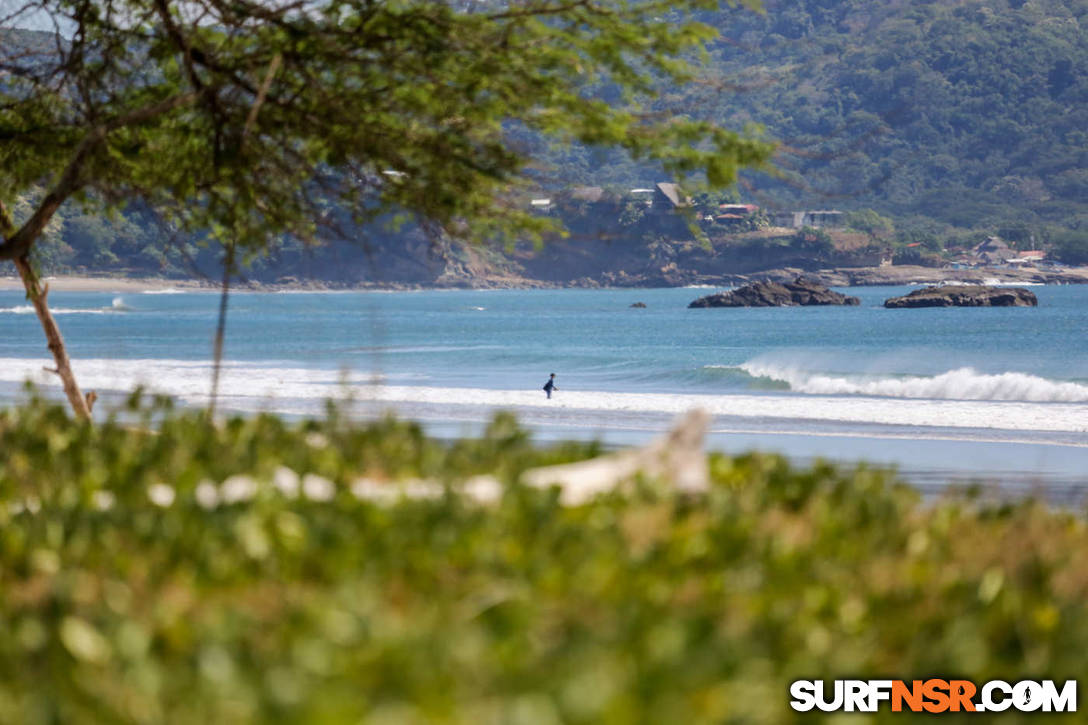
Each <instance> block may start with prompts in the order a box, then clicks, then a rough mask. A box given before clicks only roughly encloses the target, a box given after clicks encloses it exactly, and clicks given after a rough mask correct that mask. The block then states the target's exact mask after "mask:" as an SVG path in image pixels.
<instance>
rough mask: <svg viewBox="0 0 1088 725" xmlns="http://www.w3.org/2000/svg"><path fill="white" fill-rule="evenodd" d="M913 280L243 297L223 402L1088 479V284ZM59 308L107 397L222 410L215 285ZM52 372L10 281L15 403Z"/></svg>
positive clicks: (11, 394)
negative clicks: (941, 292)
mask: <svg viewBox="0 0 1088 725" xmlns="http://www.w3.org/2000/svg"><path fill="white" fill-rule="evenodd" d="M908 289H909V288H903V287H864V288H855V289H849V290H842V291H844V292H848V293H850V294H853V295H856V296H858V297H860V298H861V301H862V304H861V306H860V307H809V308H776V309H711V310H691V309H687V304H688V303H689V302H690V301H691V300H693V299H695V298H696V297H698V296H701V295H703V294H707V293H709V292H711V291H712V290H707V289H692V288H685V289H655V290H494V291H466V290H457V291H415V292H315V293H309V292H291V293H267V292H252V293H250V292H236V293H233V294H232V296H231V301H230V317H229V322H228V329H227V343H226V359H227V364H226V367H225V371H224V377H223V382H222V397H221V404H222V405H223V406H224V407H226V408H229V409H234V410H238V411H242V412H252V411H258V410H271V411H278V412H281V413H284V414H288V415H309V414H321V412H322V410H323V409H324V401H325V400H327V399H329V398H332V399H339V400H345V401H349V402H347V403H346V405H347V406H348V409H349V410H350V411H351V412H352V413H354V414H355V415H358V416H360V417H371V416H375V415H380V414H381V413H382V412H384V411H386V410H390V409H392V410H395V411H398V412H399V413H400V414H402V415H404V416H407V417H412V418H414V419H418V420H420V421H422V422H423V423H424V424H425V425H427V426H428V428H429V429H430V430H431V431H432V432H434V433H435V434H437V435H442V436H454V435H460V434H472V433H475V432H477V431H479V429H480V427H481V425H482V424H483V423H484V422H486V421H487V420H488V419H489V418H490V417H491V416H492V415H493V414H494V413H495V411H497V410H500V409H502V410H512V411H514V412H516V413H517V414H518V416H519V418H520V419H521V420H522V421H523V422H524V423H525V424H526V425H527V426H528V427H530V428H531V429H532V430H533V431H534V433H535V435H536V436H537V437H538V438H540V439H554V438H582V439H585V438H600V439H603V440H604V441H606V442H608V443H612V444H628V443H635V442H639V441H642V440H645V439H647V438H649V437H651V436H653V435H656V434H658V433H660V432H661V431H663V430H664V429H666V428H667V427H668V424H669V421H670V420H671V419H672V418H673V417H675V416H676V415H677V414H679V413H681V412H683V411H685V410H688V409H690V408H693V407H702V408H705V409H706V410H708V411H709V412H710V413H712V414H713V416H714V420H713V425H712V432H711V435H710V439H709V445H710V446H711V447H713V448H716V449H720V450H724V451H728V452H739V451H745V450H750V449H759V450H765V451H775V452H783V453H787V454H789V455H791V456H793V457H794V458H796V459H798V460H801V461H804V460H808V459H812V458H817V457H824V458H830V459H835V460H843V461H858V460H866V461H871V462H873V463H877V464H881V465H894V466H897V467H898V468H899V469H900V471H901V472H902V474H903V475H904V477H905V478H907V479H908V480H911V481H913V482H915V483H916V484H917V485H919V486H921V487H940V486H942V485H944V484H945V483H946V482H955V483H963V482H968V481H980V482H983V483H990V484H994V485H998V486H1003V487H1006V488H1008V487H1015V488H1018V489H1020V488H1033V487H1039V488H1045V489H1046V490H1047V491H1048V492H1049V493H1050V494H1051V495H1053V496H1055V497H1062V496H1067V497H1071V496H1074V495H1079V492H1081V491H1083V490H1088V286H1045V287H1044V286H1038V287H1034V288H1033V291H1034V292H1035V293H1036V294H1037V296H1038V297H1039V306H1038V307H1037V308H1026V309H1025V308H1014V309H1001V308H997V309H985V308H979V309H969V308H959V309H923V310H886V309H884V308H883V307H882V306H881V303H882V302H883V300H884V299H885V298H887V297H889V296H892V295H897V294H903V293H905V292H907V291H908ZM50 301H51V304H52V306H53V308H54V313H55V314H56V316H57V319H58V321H59V324H60V325H61V328H62V331H63V333H64V335H65V339H66V341H67V343H68V345H69V349H70V353H71V355H72V358H73V361H74V367H75V370H76V373H77V375H78V376H79V378H80V381H81V384H82V385H83V386H84V388H85V389H88V390H90V389H94V390H97V391H99V393H100V394H103V393H105V395H103V399H104V401H105V402H104V404H103V407H104V408H105V409H108V408H109V406H111V405H117V404H118V401H119V400H120V397H119V396H118V395H113V396H111V395H109V393H108V391H127V390H131V389H132V388H133V387H134V386H136V385H138V384H139V385H144V386H146V387H147V388H148V389H149V390H151V391H155V392H161V393H166V394H169V395H172V396H175V397H176V398H177V399H178V401H179V402H180V403H181V404H184V405H204V404H206V402H207V396H208V390H209V385H210V363H209V358H210V354H211V339H212V334H213V332H214V327H215V320H216V312H217V307H218V301H219V300H218V295H217V293H215V292H204V291H199V292H193V291H178V290H148V291H147V292H145V293H125V294H120V293H65V292H62V291H57V292H54V293H53V294H51V296H50ZM635 302H643V303H645V304H646V308H645V309H635V308H632V307H630V305H631V304H632V303H635ZM49 364H50V360H49V359H48V353H47V351H46V350H45V344H44V340H43V338H42V335H41V330H40V328H39V327H38V322H37V319H36V318H35V316H34V314H33V311H32V310H31V308H30V306H29V305H28V304H27V302H26V300H25V299H24V298H23V295H22V294H21V293H19V292H14V291H12V292H0V399H2V400H4V401H7V402H10V401H13V400H17V399H19V397H20V396H23V395H25V393H23V392H22V384H23V383H24V382H25V381H26V380H28V379H29V380H32V381H35V382H36V383H38V384H39V385H40V386H41V387H42V390H44V391H45V392H46V393H47V394H49V395H52V396H57V397H59V395H60V391H59V387H58V386H57V384H56V381H55V380H54V379H52V376H50V375H49V374H47V373H45V372H43V369H42V368H43V366H46V365H49ZM552 372H554V373H556V374H557V384H558V387H559V390H558V392H557V393H556V394H555V396H554V397H553V399H552V400H547V399H546V398H545V395H544V392H543V391H542V390H541V387H542V386H543V384H544V382H545V380H546V379H547V377H548V374H549V373H552Z"/></svg>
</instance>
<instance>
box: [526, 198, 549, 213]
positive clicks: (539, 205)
mask: <svg viewBox="0 0 1088 725" xmlns="http://www.w3.org/2000/svg"><path fill="white" fill-rule="evenodd" d="M529 206H530V207H531V208H532V210H533V211H549V210H550V209H551V208H552V200H551V199H531V200H530V201H529Z"/></svg>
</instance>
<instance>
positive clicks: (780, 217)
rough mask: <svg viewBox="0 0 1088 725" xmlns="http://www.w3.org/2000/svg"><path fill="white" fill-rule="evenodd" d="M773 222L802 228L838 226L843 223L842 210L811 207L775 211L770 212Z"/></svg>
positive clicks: (793, 227) (780, 225) (777, 225)
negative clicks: (804, 209) (798, 209)
mask: <svg viewBox="0 0 1088 725" xmlns="http://www.w3.org/2000/svg"><path fill="white" fill-rule="evenodd" d="M769 216H770V218H771V223H772V224H773V225H774V226H776V227H788V228H790V229H800V228H801V227H812V228H813V229H822V228H823V227H837V226H839V225H840V224H842V216H843V214H842V212H841V211H838V210H837V209H810V210H807V211H774V212H770V214H769Z"/></svg>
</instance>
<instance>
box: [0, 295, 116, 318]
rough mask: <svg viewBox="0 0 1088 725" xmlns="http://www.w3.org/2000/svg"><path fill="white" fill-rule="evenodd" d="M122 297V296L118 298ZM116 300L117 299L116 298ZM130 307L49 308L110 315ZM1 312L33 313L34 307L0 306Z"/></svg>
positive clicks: (68, 312)
mask: <svg viewBox="0 0 1088 725" xmlns="http://www.w3.org/2000/svg"><path fill="white" fill-rule="evenodd" d="M118 299H120V298H118ZM114 302H116V300H114ZM129 309H130V308H128V307H125V306H124V305H121V306H118V305H116V304H113V305H110V306H109V307H85V308H73V307H51V308H50V309H49V311H50V312H52V313H53V314H54V315H109V314H115V313H118V312H127V311H128V310H129ZM0 314H3V315H33V314H34V307H33V306H32V305H16V306H15V307H0Z"/></svg>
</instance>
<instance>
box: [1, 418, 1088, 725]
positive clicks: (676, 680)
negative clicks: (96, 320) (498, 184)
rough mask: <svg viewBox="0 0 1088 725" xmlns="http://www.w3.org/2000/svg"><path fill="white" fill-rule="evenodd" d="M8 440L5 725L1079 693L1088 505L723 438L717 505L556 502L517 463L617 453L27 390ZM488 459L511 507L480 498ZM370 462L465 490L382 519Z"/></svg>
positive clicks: (688, 711) (648, 710) (607, 710)
mask: <svg viewBox="0 0 1088 725" xmlns="http://www.w3.org/2000/svg"><path fill="white" fill-rule="evenodd" d="M0 449H2V450H3V453H4V455H3V456H2V457H0V592H3V596H2V597H0V722H19V723H54V722H64V723H82V722H139V723H142V722H185V723H189V722H232V723H235V722H306V723H340V722H367V723H415V722H419V723H422V722H428V723H430V722H449V723H557V722H571V723H601V722H604V723H628V722H654V723H674V722H691V723H734V722H735V723H783V722H792V721H795V720H801V719H802V717H799V716H797V715H796V714H795V713H792V712H791V711H790V710H789V707H788V700H789V697H788V683H789V682H790V681H791V680H793V679H798V678H804V679H809V678H821V679H832V678H835V677H844V676H866V675H879V676H891V677H903V678H907V679H909V678H912V677H917V676H931V675H940V676H958V677H967V678H970V679H974V680H976V681H981V680H987V679H991V678H1002V679H1006V680H1016V679H1020V678H1024V677H1044V676H1045V677H1047V678H1056V679H1064V678H1075V677H1076V676H1078V675H1080V674H1081V673H1083V670H1084V652H1085V651H1088V616H1086V615H1088V612H1086V608H1088V605H1086V602H1088V598H1086V596H1085V595H1086V593H1088V564H1086V560H1085V557H1084V552H1085V551H1086V550H1088V528H1086V526H1085V520H1084V518H1083V516H1082V515H1080V514H1079V513H1075V512H1073V511H1068V510H1058V511H1055V510H1049V509H1048V508H1047V507H1046V506H1044V505H1042V504H1040V503H1038V502H1035V501H1024V502H1020V503H1014V504H993V503H991V504H987V503H984V502H983V501H982V500H981V499H973V498H970V497H949V498H947V499H941V500H936V501H923V500H922V499H920V497H919V496H918V495H917V493H916V492H915V491H913V490H912V489H910V488H908V487H906V486H903V485H900V484H897V483H896V482H895V480H894V477H893V476H892V475H891V474H889V473H886V472H880V471H874V470H869V469H866V468H864V467H862V468H857V469H854V470H846V469H839V468H835V467H834V466H832V465H829V464H824V463H819V464H816V465H814V466H813V467H811V468H806V469H794V468H791V467H790V465H789V463H788V462H787V461H786V460H784V459H782V458H779V457H775V456H765V455H756V454H752V455H745V456H740V457H736V458H730V457H726V456H720V455H715V456H712V457H711V460H710V467H711V472H712V478H713V485H712V489H711V490H710V491H709V493H707V494H706V495H702V496H696V497H684V496H678V495H675V494H673V493H671V492H670V491H669V490H668V489H667V488H665V487H663V486H660V485H657V484H656V483H655V482H653V481H646V482H642V485H639V486H636V487H634V488H633V489H632V490H628V491H624V492H615V493H612V494H608V495H604V496H601V497H600V498H598V499H596V500H594V501H593V502H592V503H589V504H587V505H584V506H579V507H569V508H565V507H562V506H560V505H559V504H558V501H557V495H556V492H555V491H540V490H532V489H526V488H523V487H521V486H519V485H518V484H517V483H516V480H517V476H518V474H519V472H520V471H522V470H523V469H525V468H526V467H529V466H537V465H542V464H550V463H556V462H561V461H569V460H575V459H580V458H586V457H589V456H593V455H595V454H597V453H598V452H599V450H598V447H597V446H595V445H592V444H573V443H570V444H560V445H554V446H537V445H534V444H532V442H531V441H530V440H529V437H528V436H527V434H526V433H525V431H523V430H522V429H520V428H519V427H518V426H517V424H516V422H515V421H514V420H513V419H512V418H510V417H509V416H499V417H497V418H496V419H495V420H494V421H493V423H492V424H491V425H490V426H489V428H488V429H487V431H486V432H485V434H484V435H483V436H481V437H480V438H479V439H476V440H464V441H458V442H453V443H439V442H436V441H433V440H429V439H427V438H426V437H425V436H424V435H423V434H422V432H421V430H420V428H419V427H418V426H416V425H414V424H411V423H405V422H401V421H397V420H392V419H387V420H382V421H379V422H375V423H370V424H366V425H361V424H357V423H350V422H348V421H347V420H346V419H345V418H344V417H343V416H342V415H341V414H340V413H339V412H338V411H337V410H335V409H330V412H329V415H328V416H327V417H326V418H325V419H323V420H308V421H302V422H296V423H288V422H285V421H283V420H281V419H278V418H276V417H272V416H268V415H260V416H255V417H250V418H234V419H230V420H227V421H225V422H223V423H222V424H220V425H217V426H214V427H213V426H209V425H207V424H206V422H205V418H204V417H203V416H202V415H200V414H199V413H198V412H177V411H174V410H172V409H171V408H170V405H169V403H168V402H166V401H157V402H155V403H154V404H152V405H148V406H140V405H134V406H133V408H132V410H131V411H129V412H128V413H127V414H126V415H124V416H123V417H122V418H119V419H116V420H112V421H108V422H105V423H103V424H100V425H99V426H97V427H95V428H91V427H88V426H84V425H79V424H75V423H73V422H71V421H70V420H69V419H68V417H67V414H66V413H65V411H64V410H63V409H62V408H60V407H57V406H54V405H51V404H48V403H45V402H42V401H40V400H31V401H30V402H29V403H27V404H24V405H22V406H20V407H17V408H9V409H7V410H5V411H3V412H2V413H0ZM280 466H285V467H289V468H290V469H292V470H293V471H294V472H296V473H298V474H300V475H303V476H305V475H306V474H313V475H317V476H321V477H323V478H325V479H327V480H328V481H331V482H332V483H333V485H334V488H333V491H332V492H331V497H325V496H314V495H310V496H308V495H307V494H306V486H305V485H303V493H302V494H301V495H297V496H292V495H287V494H285V493H284V490H285V489H281V488H277V486H275V485H272V484H271V483H269V482H270V481H272V480H273V479H274V478H275V476H276V475H277V474H276V469H277V467H280ZM281 472H282V469H281ZM485 472H486V473H494V474H495V475H496V476H497V477H498V478H500V480H502V481H503V483H504V486H505V490H504V494H503V496H502V498H501V500H499V501H498V502H497V503H495V504H493V505H481V504H476V503H473V502H471V501H470V500H469V499H467V498H466V497H464V496H462V495H460V494H459V493H458V488H459V485H460V482H462V481H463V480H464V479H465V478H466V477H467V476H470V475H472V474H477V473H485ZM238 474H246V475H249V476H251V477H252V480H254V481H256V482H257V485H256V486H255V487H254V488H253V489H252V490H251V491H250V492H249V495H247V496H245V497H242V499H241V500H236V501H234V502H232V503H225V502H224V501H223V500H222V497H223V496H225V495H226V490H227V488H228V486H227V485H222V484H221V482H223V481H224V479H228V478H229V477H231V476H236V475H238ZM364 475H365V476H368V477H370V478H371V479H375V480H382V479H385V480H391V481H392V480H397V479H404V478H407V477H416V476H421V477H428V478H434V479H438V480H440V481H444V482H446V484H447V488H446V493H445V494H444V495H443V496H441V497H439V498H435V499H430V500H405V499H402V500H399V501H398V502H386V503H381V504H379V503H375V502H372V501H364V500H359V499H358V498H357V497H355V496H354V495H353V494H352V493H351V490H350V484H351V482H352V481H353V480H354V479H355V478H356V477H359V476H364ZM214 484H220V485H218V486H217V490H218V492H219V496H220V498H221V500H220V501H219V502H218V504H215V502H214V501H212V500H209V498H208V497H207V495H206V494H207V492H208V490H210V489H211V488H213V487H214ZM201 491H203V492H204V493H203V494H202V493H201ZM325 498H328V500H315V499H325ZM152 499H154V500H152ZM166 504H168V505H166ZM882 718H887V719H889V720H892V719H894V721H896V722H905V721H909V720H910V716H903V715H897V716H895V717H894V718H893V717H892V715H891V713H887V712H885V713H881V714H880V715H878V716H876V718H875V719H877V720H881V719H882ZM955 718H956V716H949V719H950V720H952V721H955ZM1017 718H1018V716H1017V715H1016V714H1006V717H1004V718H1003V719H1002V722H1010V723H1012V722H1018V719H1017ZM804 719H807V720H811V719H812V718H811V717H806V718H804ZM1056 719H1057V720H1059V721H1061V720H1062V717H1061V716H1058V717H1057V718H1056ZM851 722H869V720H865V719H864V716H852V717H851Z"/></svg>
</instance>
